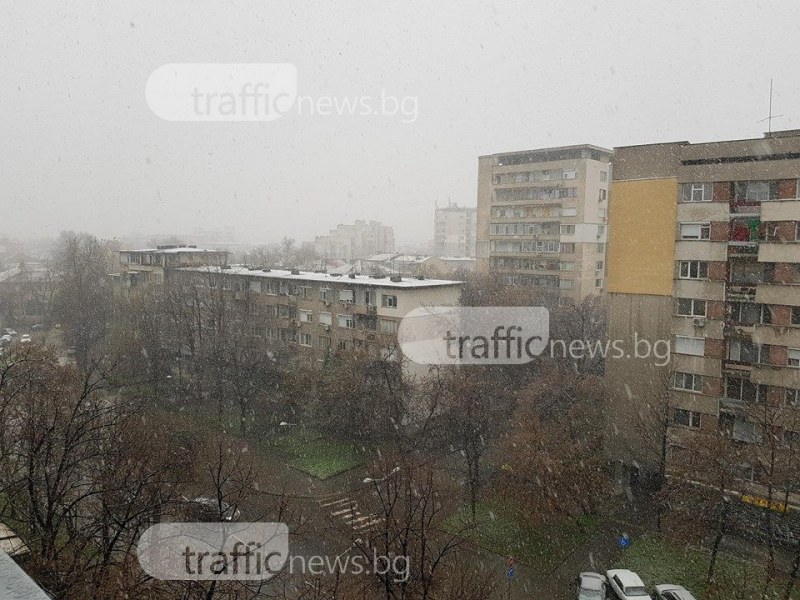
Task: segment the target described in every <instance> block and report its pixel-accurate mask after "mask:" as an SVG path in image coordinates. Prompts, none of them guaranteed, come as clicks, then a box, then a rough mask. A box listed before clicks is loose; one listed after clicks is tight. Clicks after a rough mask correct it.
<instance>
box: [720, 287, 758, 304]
mask: <svg viewBox="0 0 800 600" xmlns="http://www.w3.org/2000/svg"><path fill="white" fill-rule="evenodd" d="M756 289H757V288H756V286H755V285H741V284H736V283H728V284H726V285H725V300H726V301H728V302H755V301H756Z"/></svg>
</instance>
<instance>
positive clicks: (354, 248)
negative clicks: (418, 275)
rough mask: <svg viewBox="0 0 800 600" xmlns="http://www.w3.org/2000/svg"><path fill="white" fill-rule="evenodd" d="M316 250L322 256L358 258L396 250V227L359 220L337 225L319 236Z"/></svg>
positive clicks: (316, 240) (315, 241) (344, 258)
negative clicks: (326, 233)
mask: <svg viewBox="0 0 800 600" xmlns="http://www.w3.org/2000/svg"><path fill="white" fill-rule="evenodd" d="M314 251H315V252H316V254H317V256H319V257H322V258H340V259H342V260H348V261H352V260H356V259H358V258H366V257H367V256H372V255H373V254H381V253H384V252H390V253H393V252H394V251H395V242H394V229H392V228H391V227H390V226H388V225H384V224H382V223H379V222H378V221H370V222H369V223H367V222H366V221H361V220H358V221H356V222H355V223H352V224H348V225H342V224H340V225H337V226H336V229H331V230H330V232H329V233H328V235H321V236H317V238H316V239H315V240H314Z"/></svg>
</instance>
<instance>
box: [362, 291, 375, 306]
mask: <svg viewBox="0 0 800 600" xmlns="http://www.w3.org/2000/svg"><path fill="white" fill-rule="evenodd" d="M364 306H375V291H374V290H364Z"/></svg>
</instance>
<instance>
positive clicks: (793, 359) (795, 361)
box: [789, 348, 800, 369]
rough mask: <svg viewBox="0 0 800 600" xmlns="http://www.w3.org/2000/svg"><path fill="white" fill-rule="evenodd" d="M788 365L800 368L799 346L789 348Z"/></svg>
mask: <svg viewBox="0 0 800 600" xmlns="http://www.w3.org/2000/svg"><path fill="white" fill-rule="evenodd" d="M789 366H790V367H794V368H795V369H800V348H789Z"/></svg>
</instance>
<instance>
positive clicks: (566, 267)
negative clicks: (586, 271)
mask: <svg viewBox="0 0 800 600" xmlns="http://www.w3.org/2000/svg"><path fill="white" fill-rule="evenodd" d="M558 268H559V270H561V271H574V270H575V263H574V262H571V261H564V262H560V263H558Z"/></svg>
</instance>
